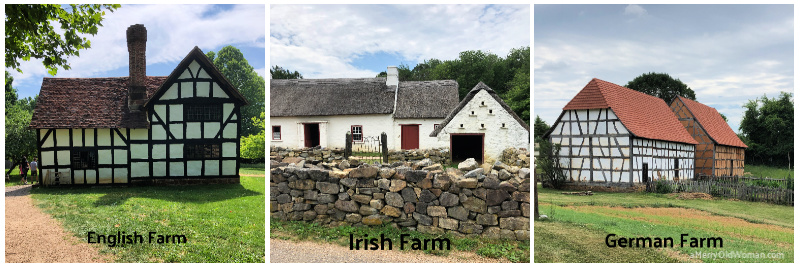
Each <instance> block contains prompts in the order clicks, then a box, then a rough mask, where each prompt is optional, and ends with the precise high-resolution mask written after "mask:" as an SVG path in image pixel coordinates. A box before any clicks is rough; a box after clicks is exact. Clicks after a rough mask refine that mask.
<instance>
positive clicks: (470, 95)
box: [428, 82, 531, 137]
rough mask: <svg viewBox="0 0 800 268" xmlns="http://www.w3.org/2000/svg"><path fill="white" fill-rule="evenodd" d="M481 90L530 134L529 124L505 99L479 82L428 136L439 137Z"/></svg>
mask: <svg viewBox="0 0 800 268" xmlns="http://www.w3.org/2000/svg"><path fill="white" fill-rule="evenodd" d="M481 90H486V93H489V96H492V98H494V100H495V101H497V103H500V106H501V107H503V110H505V111H506V112H507V113H508V114H510V115H511V116H512V117H514V120H516V121H517V123H519V124H520V125H521V126H522V127H524V128H525V130H527V131H528V132H530V131H531V129H530V126H528V124H525V121H522V119H521V118H519V116H517V114H516V113H514V110H511V107H509V106H508V105H507V104H506V103H505V102H504V101H503V99H501V98H500V96H497V93H495V92H494V90H492V88H490V87H489V86H487V85H486V84H484V83H483V82H478V84H477V85H475V87H473V88H472V89H471V90H470V91H469V93H467V96H465V97H464V99H463V100H461V102H460V103H459V104H458V106H456V108H453V110H452V111H450V114H449V115H447V118H445V119H444V121H442V123H441V124H439V126H438V127H436V128H434V129H433V132H431V134H430V135H428V136H430V137H436V136H438V135H439V132H441V131H442V129H444V128H445V127H446V126H447V124H449V123H450V121H451V120H453V118H454V117H456V115H457V114H458V112H460V111H461V109H464V106H467V103H469V102H470V101H471V100H472V98H474V97H475V95H477V94H478V92H480V91H481Z"/></svg>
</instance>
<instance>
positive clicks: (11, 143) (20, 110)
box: [5, 72, 38, 172]
mask: <svg viewBox="0 0 800 268" xmlns="http://www.w3.org/2000/svg"><path fill="white" fill-rule="evenodd" d="M13 81H14V78H13V77H11V76H10V75H8V72H6V96H7V97H8V96H9V95H12V94H9V92H12V93H13V97H14V100H13V101H10V102H9V99H6V104H7V105H6V112H5V116H6V133H5V144H6V149H5V158H6V159H8V160H11V161H12V162H13V163H14V164H13V165H12V166H11V167H8V168H9V172H10V170H13V169H14V167H15V166H16V165H17V161H20V160H21V159H22V157H23V156H33V155H35V154H36V131H34V130H33V129H31V128H29V127H28V126H29V125H30V124H31V116H32V115H33V108H34V107H35V106H36V100H37V99H38V96H36V97H34V98H31V97H27V98H24V99H21V100H17V99H16V98H17V97H16V96H17V95H16V89H14V88H13V87H12V85H11V82H13ZM9 103H11V104H10V105H9Z"/></svg>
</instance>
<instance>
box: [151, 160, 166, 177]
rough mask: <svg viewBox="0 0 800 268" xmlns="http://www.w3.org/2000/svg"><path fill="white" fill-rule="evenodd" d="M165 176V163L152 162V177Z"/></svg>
mask: <svg viewBox="0 0 800 268" xmlns="http://www.w3.org/2000/svg"><path fill="white" fill-rule="evenodd" d="M163 176H167V162H164V161H159V162H153V177H163Z"/></svg>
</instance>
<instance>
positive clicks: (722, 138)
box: [673, 96, 747, 148]
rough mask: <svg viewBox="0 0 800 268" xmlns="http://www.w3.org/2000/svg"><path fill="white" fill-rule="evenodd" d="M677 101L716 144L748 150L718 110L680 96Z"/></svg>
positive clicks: (676, 98)
mask: <svg viewBox="0 0 800 268" xmlns="http://www.w3.org/2000/svg"><path fill="white" fill-rule="evenodd" d="M675 101H681V102H683V104H684V105H685V106H686V108H687V109H689V112H690V113H691V114H692V116H694V118H695V119H696V120H697V122H698V123H700V126H702V128H703V129H704V130H705V131H706V133H708V136H709V137H711V139H712V140H713V141H714V142H716V143H718V144H722V145H728V146H734V147H742V148H747V145H745V144H744V142H742V140H741V139H739V136H737V135H736V133H735V132H733V129H731V127H730V126H729V125H728V123H727V122H725V119H723V118H722V116H721V115H720V114H719V112H718V111H717V109H714V108H712V107H709V106H707V105H705V104H702V103H699V102H696V101H693V100H690V99H687V98H684V97H680V96H679V97H675V99H674V100H673V102H675Z"/></svg>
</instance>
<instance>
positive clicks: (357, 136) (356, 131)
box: [350, 125, 364, 142]
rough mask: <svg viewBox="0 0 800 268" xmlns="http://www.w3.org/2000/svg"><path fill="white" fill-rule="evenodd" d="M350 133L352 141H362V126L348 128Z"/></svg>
mask: <svg viewBox="0 0 800 268" xmlns="http://www.w3.org/2000/svg"><path fill="white" fill-rule="evenodd" d="M350 133H352V134H353V141H361V142H363V141H364V129H363V127H362V126H359V125H354V126H350Z"/></svg>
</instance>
